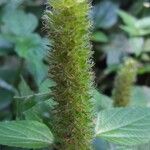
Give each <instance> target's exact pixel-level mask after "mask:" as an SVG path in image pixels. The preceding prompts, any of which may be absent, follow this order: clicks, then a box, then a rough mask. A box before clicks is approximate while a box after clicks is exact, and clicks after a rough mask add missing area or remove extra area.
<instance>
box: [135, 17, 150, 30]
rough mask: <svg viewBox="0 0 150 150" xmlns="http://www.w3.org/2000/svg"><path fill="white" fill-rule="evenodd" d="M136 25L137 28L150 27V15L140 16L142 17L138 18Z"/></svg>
mask: <svg viewBox="0 0 150 150" xmlns="http://www.w3.org/2000/svg"><path fill="white" fill-rule="evenodd" d="M136 26H137V27H138V28H142V29H144V28H149V29H150V17H145V18H142V19H139V20H138V21H137V22H136Z"/></svg>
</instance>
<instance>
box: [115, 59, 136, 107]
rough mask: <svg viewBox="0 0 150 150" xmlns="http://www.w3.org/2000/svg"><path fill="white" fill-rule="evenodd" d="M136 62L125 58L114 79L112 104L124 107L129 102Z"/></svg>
mask: <svg viewBox="0 0 150 150" xmlns="http://www.w3.org/2000/svg"><path fill="white" fill-rule="evenodd" d="M136 75H137V62H136V61H135V60H133V59H131V58H129V59H127V60H125V62H124V64H123V65H121V68H120V70H119V72H118V75H117V77H116V79H115V85H114V90H113V99H114V106H119V107H125V106H127V105H128V104H129V103H130V98H131V90H132V86H133V84H134V82H135V80H136Z"/></svg>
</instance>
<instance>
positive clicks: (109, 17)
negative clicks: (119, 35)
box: [92, 1, 118, 29]
mask: <svg viewBox="0 0 150 150" xmlns="http://www.w3.org/2000/svg"><path fill="white" fill-rule="evenodd" d="M117 10H118V6H117V5H116V4H115V3H112V2H110V1H103V2H100V3H98V4H96V5H95V6H94V7H93V14H92V15H93V20H94V25H95V27H96V28H104V29H107V28H110V27H112V26H113V25H114V24H115V23H116V22H117V19H118V17H117Z"/></svg>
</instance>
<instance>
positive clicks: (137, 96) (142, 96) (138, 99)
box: [130, 86, 150, 107]
mask: <svg viewBox="0 0 150 150" xmlns="http://www.w3.org/2000/svg"><path fill="white" fill-rule="evenodd" d="M130 105H132V106H148V107H150V88H148V87H146V86H134V87H133V90H132V97H131V102H130Z"/></svg>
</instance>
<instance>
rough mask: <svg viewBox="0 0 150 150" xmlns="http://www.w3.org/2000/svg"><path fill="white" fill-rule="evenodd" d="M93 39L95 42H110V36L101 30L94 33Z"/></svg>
mask: <svg viewBox="0 0 150 150" xmlns="http://www.w3.org/2000/svg"><path fill="white" fill-rule="evenodd" d="M92 41H94V42H103V43H105V42H108V37H107V36H106V35H105V34H104V33H103V32H100V31H97V32H94V33H93V35H92Z"/></svg>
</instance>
